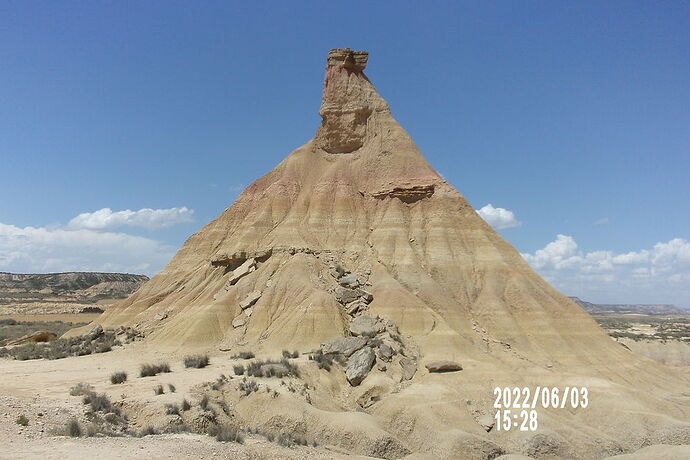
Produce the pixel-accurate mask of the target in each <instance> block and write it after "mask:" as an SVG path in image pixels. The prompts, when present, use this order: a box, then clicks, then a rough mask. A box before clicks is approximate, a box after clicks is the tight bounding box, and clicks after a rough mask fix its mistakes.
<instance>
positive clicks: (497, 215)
mask: <svg viewBox="0 0 690 460" xmlns="http://www.w3.org/2000/svg"><path fill="white" fill-rule="evenodd" d="M477 214H479V215H480V216H481V218H482V219H484V220H485V221H486V223H488V224H489V225H491V226H492V227H493V228H495V229H496V230H501V229H504V228H511V227H517V226H519V225H521V224H522V222H520V221H518V220H517V218H515V214H514V213H513V211H509V210H507V209H503V208H494V207H493V206H492V205H491V203H489V204H487V205H486V206H484V207H483V208H481V209H480V210H479V211H477Z"/></svg>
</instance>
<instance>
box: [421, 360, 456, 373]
mask: <svg viewBox="0 0 690 460" xmlns="http://www.w3.org/2000/svg"><path fill="white" fill-rule="evenodd" d="M425 367H426V368H427V369H428V370H429V372H454V371H461V370H462V365H461V364H460V363H456V362H455V361H446V360H444V361H432V362H430V363H426V365H425Z"/></svg>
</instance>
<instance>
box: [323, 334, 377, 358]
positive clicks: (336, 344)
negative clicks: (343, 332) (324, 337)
mask: <svg viewBox="0 0 690 460" xmlns="http://www.w3.org/2000/svg"><path fill="white" fill-rule="evenodd" d="M366 344H367V339H365V338H364V337H336V338H333V339H330V340H328V341H326V342H324V343H322V344H321V352H322V353H323V354H324V355H331V354H341V355H343V356H350V355H351V354H352V353H354V352H356V351H357V350H360V349H362V348H364V346H365V345H366Z"/></svg>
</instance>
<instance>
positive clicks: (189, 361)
mask: <svg viewBox="0 0 690 460" xmlns="http://www.w3.org/2000/svg"><path fill="white" fill-rule="evenodd" d="M208 364H209V359H208V355H189V356H185V358H184V367H192V368H195V369H201V368H203V367H206V366H208Z"/></svg>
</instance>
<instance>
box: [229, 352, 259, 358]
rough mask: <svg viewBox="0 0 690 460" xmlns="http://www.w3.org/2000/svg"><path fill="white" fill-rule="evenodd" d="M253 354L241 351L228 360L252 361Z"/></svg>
mask: <svg viewBox="0 0 690 460" xmlns="http://www.w3.org/2000/svg"><path fill="white" fill-rule="evenodd" d="M253 358H254V353H252V352H251V351H241V352H239V353H237V354H235V355H232V356H231V357H230V359H253Z"/></svg>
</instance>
